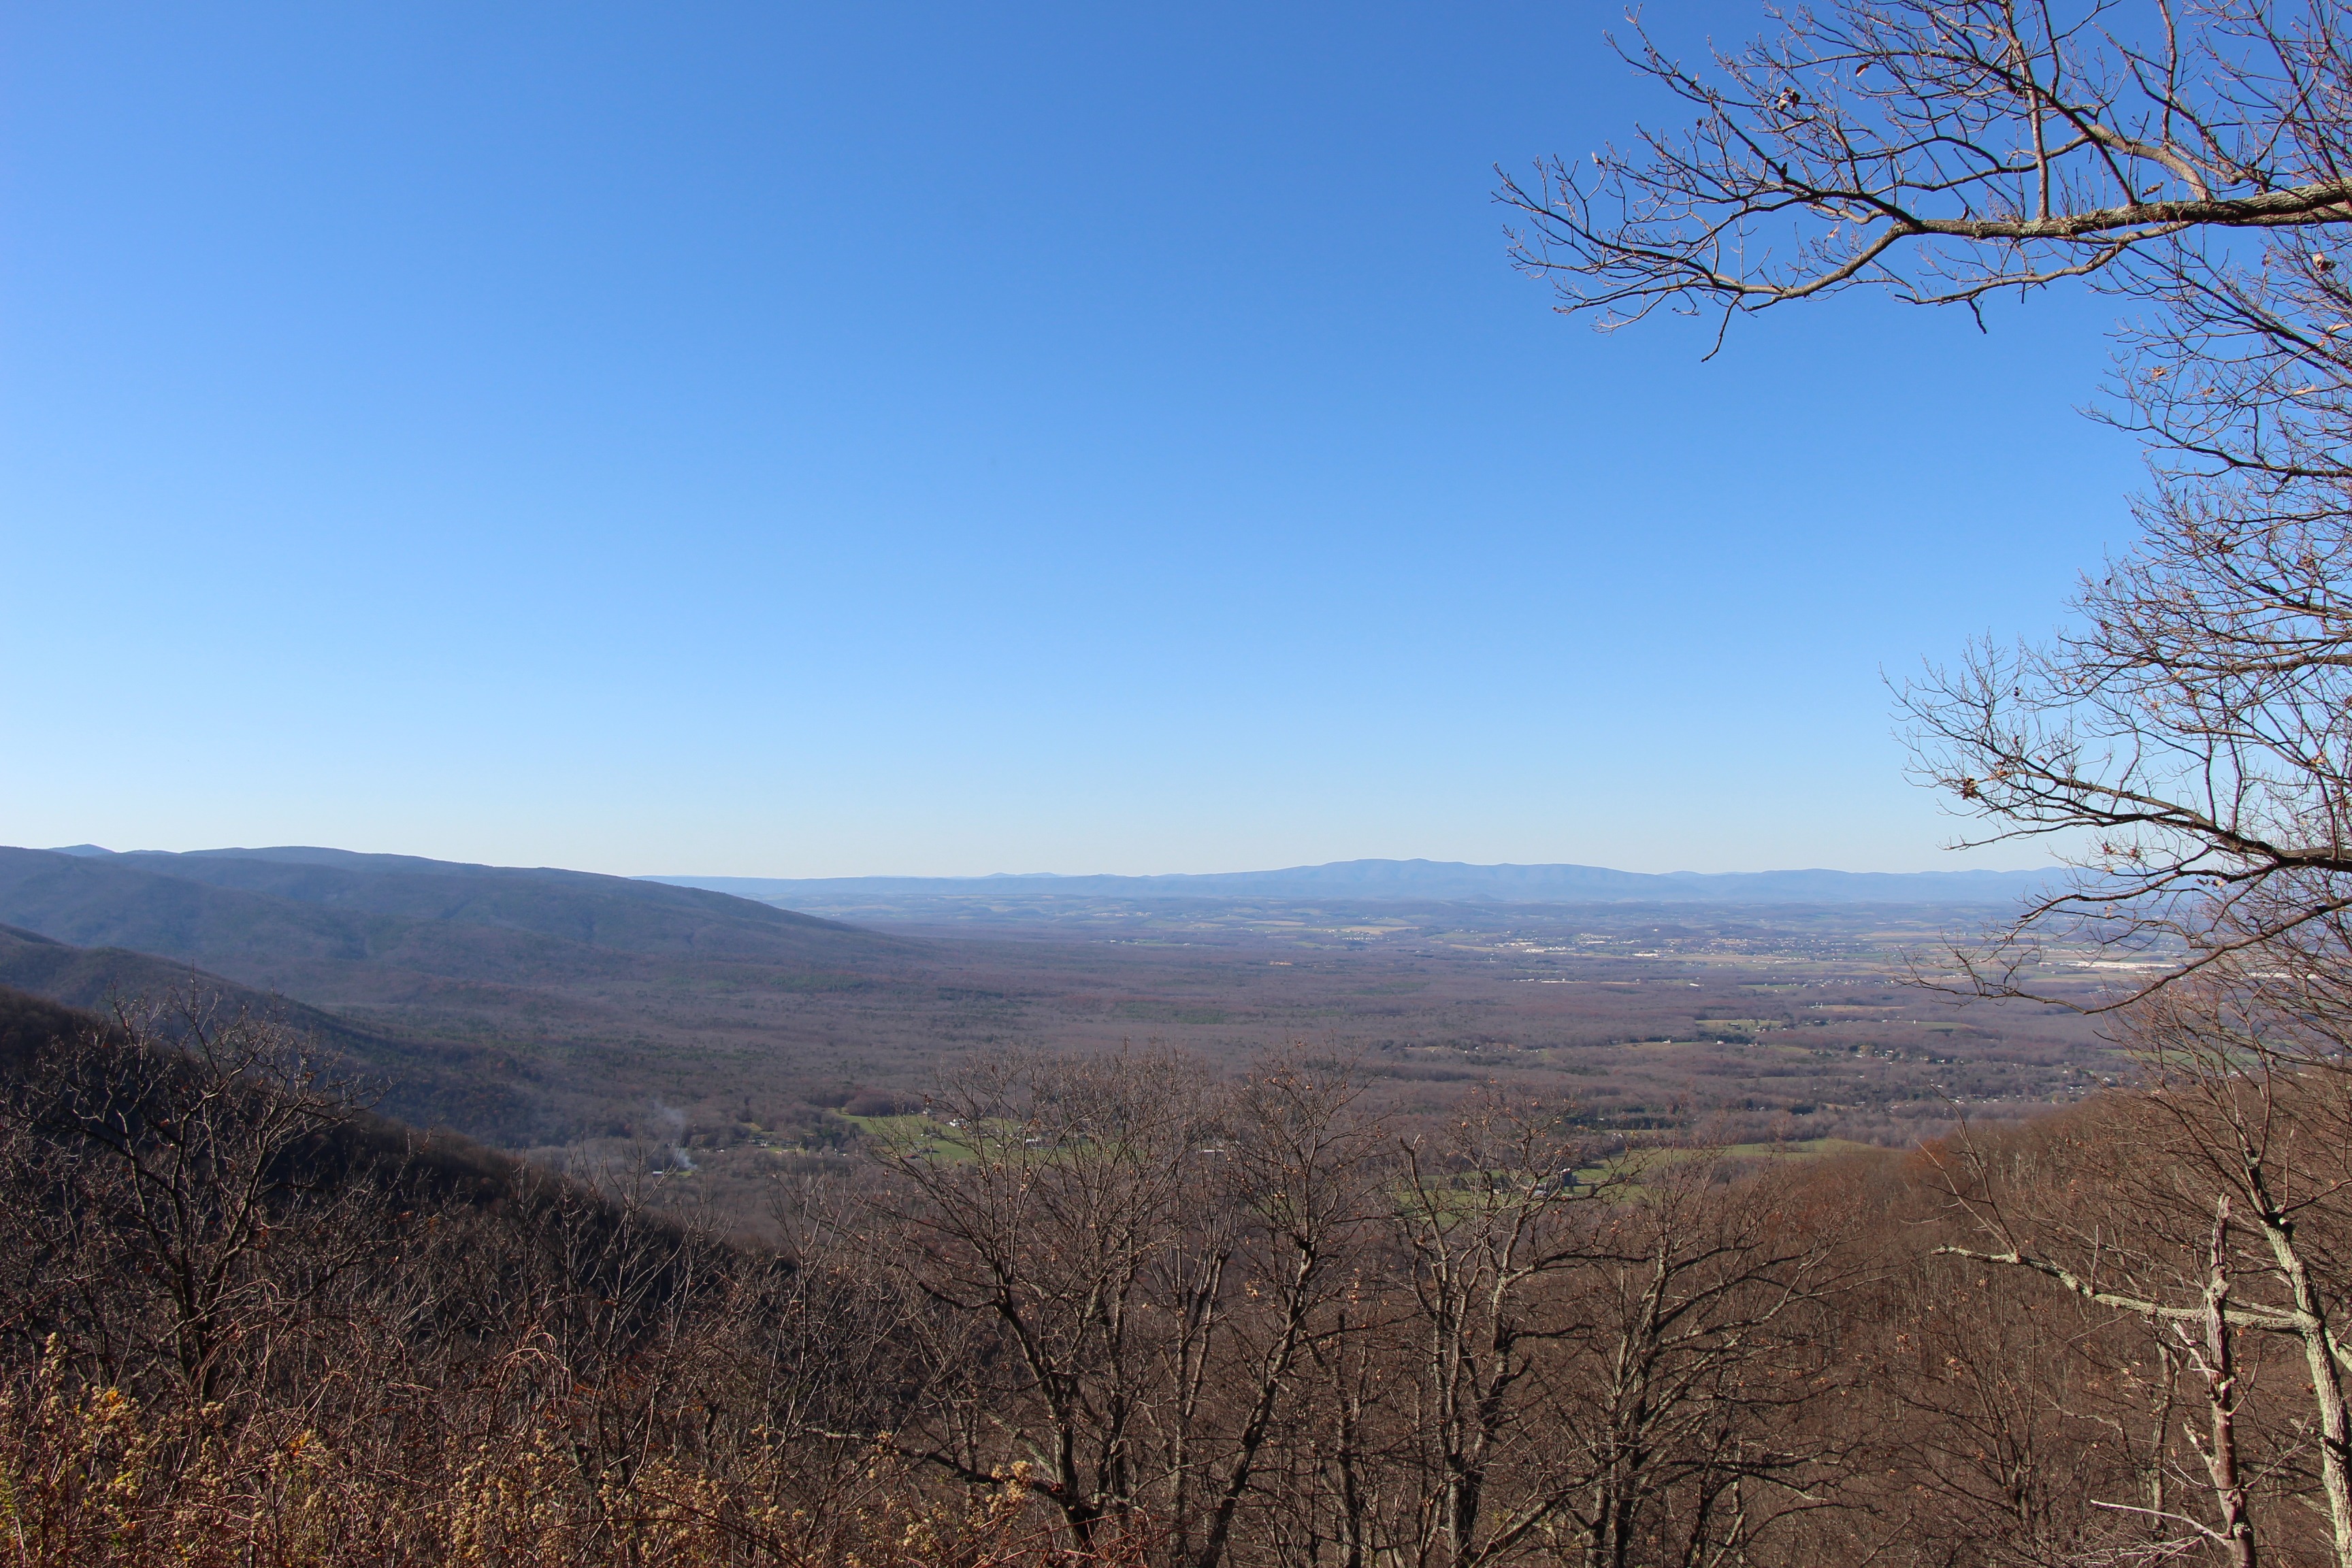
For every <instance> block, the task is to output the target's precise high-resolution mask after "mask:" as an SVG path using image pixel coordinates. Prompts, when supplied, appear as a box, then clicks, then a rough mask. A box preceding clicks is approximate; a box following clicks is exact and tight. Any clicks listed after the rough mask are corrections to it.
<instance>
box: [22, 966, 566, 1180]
mask: <svg viewBox="0 0 2352 1568" xmlns="http://www.w3.org/2000/svg"><path fill="white" fill-rule="evenodd" d="M9 986H13V987H15V988H16V990H17V992H19V993H30V994H31V995H32V996H38V997H42V998H45V999H46V1000H47V1002H49V1003H52V1004H63V1005H64V1006H65V1007H67V1008H80V1009H83V1010H85V1011H87V1012H88V1013H89V1014H91V1015H94V1016H102V1015H105V1014H107V1013H109V1012H110V1009H111V1008H112V1007H113V1005H115V1004H116V1003H118V1002H121V1003H125V1004H133V1005H138V1004H148V1003H160V1002H162V1001H163V999H164V998H166V997H170V996H183V997H189V998H205V999H209V1000H211V1001H213V1002H215V1003H216V1004H217V1005H220V1006H222V1007H226V1008H228V1009H230V1010H232V1011H234V1010H236V1009H245V1010H247V1011H250V1012H252V1013H254V1014H255V1015H257V1016H261V1017H265V1018H270V1019H274V1020H276V1021H278V1022H280V1023H283V1024H285V1025H287V1026H289V1027H291V1028H294V1029H298V1030H300V1031H301V1032H302V1033H303V1034H305V1035H307V1036H309V1037H312V1038H314V1039H315V1040H317V1041H318V1042H319V1044H320V1046H321V1047H323V1048H324V1049H325V1050H327V1051H328V1052H329V1053H331V1055H333V1056H335V1057H338V1058H341V1059H342V1060H343V1061H344V1062H345V1063H347V1064H348V1065H349V1067H350V1068H352V1070H353V1071H354V1072H356V1073H358V1074H359V1075H360V1076H361V1077H362V1078H363V1079H368V1080H372V1081H373V1083H374V1084H375V1085H376V1086H378V1087H379V1088H380V1089H382V1092H383V1098H382V1099H381V1100H380V1101H379V1102H378V1106H377V1108H378V1109H379V1110H382V1111H383V1113H384V1114H385V1115H387V1116H394V1117H397V1118H399V1119H400V1120H401V1121H409V1122H414V1123H415V1124H417V1125H418V1126H423V1127H451V1128H464V1129H466V1130H467V1131H469V1132H470V1133H472V1134H473V1135H474V1136H477V1137H482V1138H488V1139H492V1140H494V1141H497V1142H526V1141H528V1140H529V1139H530V1137H531V1136H532V1135H533V1134H534V1133H535V1132H536V1131H537V1126H536V1120H537V1119H536V1118H535V1117H534V1115H533V1113H532V1110H531V1108H530V1107H531V1096H530V1092H529V1089H530V1078H531V1076H532V1073H531V1069H530V1066H529V1065H528V1064H527V1063H525V1062H524V1061H523V1060H522V1059H521V1058H519V1057H518V1056H517V1055H516V1054H515V1053H514V1052H512V1051H509V1050H506V1049H503V1048H500V1047H496V1046H487V1045H468V1044H457V1043H451V1042H446V1041H438V1040H420V1039H415V1038H412V1037H405V1036H403V1035H399V1034H396V1033H392V1032H388V1031H384V1030H380V1029H371V1028H367V1027H364V1026H361V1025H357V1024H353V1023H352V1022H350V1021H349V1020H347V1019H343V1018H339V1017H337V1016H334V1015H333V1014H331V1013H327V1012H322V1011H320V1009H319V1008H316V1007H307V1006H304V1005H302V1004H301V1003H299V1002H292V1001H289V1000H288V999H287V998H285V997H283V996H273V995H267V994H262V993H260V992H257V991H255V990H252V989H251V988H249V987H247V986H243V985H239V984H236V982H235V981H232V980H225V979H223V978H222V977H221V976H219V975H217V974H209V973H205V972H204V971H203V970H200V969H194V968H191V967H190V966H188V965H186V964H183V963H172V962H170V961H169V960H166V959H160V958H155V957H152V956H151V955H149V954H147V953H143V952H131V951H130V950H128V949H126V948H119V947H107V948H82V947H72V946H68V944H66V943H64V942H56V941H53V940H51V939H50V938H48V937H45V936H42V935H40V934H38V933H37V932H35V931H19V930H17V929H16V928H15V927H13V926H5V925H0V987H9ZM12 1005H16V1006H17V1007H18V1010H19V1011H22V1010H23V1007H24V1006H25V1005H29V999H28V998H26V996H23V995H21V994H20V995H19V996H18V997H16V1000H15V1002H14V1003H12Z"/></svg>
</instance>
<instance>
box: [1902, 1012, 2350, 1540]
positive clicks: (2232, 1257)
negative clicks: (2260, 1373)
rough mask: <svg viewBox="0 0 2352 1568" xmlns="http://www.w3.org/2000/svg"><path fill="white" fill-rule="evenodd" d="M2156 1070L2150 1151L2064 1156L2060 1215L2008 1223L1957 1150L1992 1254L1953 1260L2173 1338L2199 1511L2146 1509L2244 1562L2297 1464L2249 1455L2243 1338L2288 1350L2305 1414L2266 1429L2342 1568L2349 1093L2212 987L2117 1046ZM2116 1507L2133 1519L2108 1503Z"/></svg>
mask: <svg viewBox="0 0 2352 1568" xmlns="http://www.w3.org/2000/svg"><path fill="white" fill-rule="evenodd" d="M2130 1038H2131V1040H2132V1042H2133V1044H2134V1046H2135V1047H2136V1048H2137V1050H2138V1051H2139V1052H2140V1053H2141V1054H2142V1056H2143V1058H2144V1059H2145V1061H2146V1062H2147V1066H2148V1068H2149V1070H2150V1073H2151V1082H2150V1086H2149V1090H2148V1092H2147V1093H2146V1094H2144V1095H2142V1096H2139V1097H2137V1100H2136V1101H2134V1102H2132V1105H2133V1110H2132V1111H2131V1114H2132V1116H2133V1120H2134V1122H2135V1124H2136V1125H2137V1128H2138V1129H2139V1130H2140V1131H2141V1132H2142V1134H2143V1137H2144V1139H2145V1142H2142V1143H2140V1144H2138V1145H2137V1146H2126V1147H2124V1148H2121V1149H2115V1150H2109V1151H2105V1152H2086V1153H2083V1154H2078V1155H2077V1156H2076V1158H2077V1160H2078V1161H2079V1162H2080V1163H2082V1164H2083V1166H2084V1168H2083V1170H2082V1172H2081V1173H2082V1174H2083V1175H2084V1176H2085V1177H2087V1178H2088V1180H2087V1182H2086V1183H2084V1184H2077V1185H2074V1186H2073V1187H2070V1188H2067V1189H2063V1191H2064V1192H2065V1201H2064V1202H2063V1205H2054V1206H2053V1205H2048V1204H2046V1203H2045V1204H2044V1205H2042V1207H2041V1208H2040V1210H2039V1211H2038V1212H2026V1213H2021V1212H2020V1210H2019V1208H2017V1207H2016V1206H2013V1205H2012V1204H2011V1202H2010V1201H2009V1200H2007V1199H2005V1197H2004V1195H2003V1194H2004V1192H2005V1191H2016V1190H2019V1188H2020V1184H2018V1183H2017V1182H2016V1181H2015V1180H2014V1178H2013V1177H2012V1176H2011V1174H2010V1173H2007V1172H2003V1171H2000V1170H1999V1169H1997V1168H1996V1167H1995V1166H1994V1164H1993V1163H1990V1162H1989V1161H1988V1160H1987V1158H1986V1157H1985V1155H1984V1154H1983V1153H1982V1152H1980V1151H1979V1150H1978V1149H1977V1148H1976V1147H1975V1146H1974V1145H1973V1144H1972V1143H1970V1142H1967V1141H1965V1140H1964V1141H1963V1142H1962V1143H1961V1144H1960V1146H1959V1148H1958V1152H1957V1155H1956V1161H1957V1163H1956V1164H1955V1165H1954V1166H1953V1167H1952V1168H1951V1170H1950V1174H1951V1176H1952V1178H1953V1179H1952V1183H1951V1187H1950V1191H1951V1193H1952V1194H1953V1197H1954V1201H1955V1202H1956V1203H1957V1204H1958V1205H1959V1206H1960V1207H1961V1209H1962V1210H1964V1211H1965V1212H1966V1213H1967V1214H1968V1215H1969V1216H1970V1217H1971V1219H1972V1220H1973V1221H1974V1223H1975V1224H1976V1225H1977V1226H1978V1227H1979V1230H1980V1232H1981V1234H1982V1235H1983V1236H1984V1237H1986V1238H1987V1239H1988V1240H1990V1242H1991V1243H1992V1244H1993V1245H1992V1246H1991V1247H1983V1246H1979V1247H1949V1248H1947V1250H1948V1251H1949V1252H1952V1253H1953V1254H1955V1255H1957V1256H1960V1257H1963V1258H1970V1259H1974V1260H1977V1261H1979V1262H1984V1263H1992V1264H1998V1265H2003V1266H2006V1267H2009V1268H2017V1269H2021V1270H2023V1271H2026V1272H2028V1273H2031V1274H2033V1275H2036V1276H2039V1277H2040V1278H2041V1279H2043V1280H2045V1281H2047V1282H2048V1283H2049V1284H2050V1285H2051V1286H2053V1287H2054V1288H2056V1289H2061V1290H2063V1291H2064V1292H2066V1293H2067V1294H2069V1295H2071V1296H2073V1297H2074V1298H2076V1299H2077V1300H2081V1301H2084V1302H2087V1303H2091V1304H2093V1305H2095V1306H2099V1307H2104V1308H2107V1309H2111V1310H2115V1311H2117V1312H2121V1313H2128V1314H2131V1315H2133V1316H2135V1317H2137V1318H2139V1319H2140V1320H2142V1321H2145V1322H2146V1323H2147V1324H2148V1325H2150V1327H2151V1328H2152V1329H2154V1330H2155V1331H2158V1332H2159V1333H2160V1334H2162V1335H2163V1336H2165V1337H2166V1338H2168V1339H2169V1340H2170V1341H2171V1342H2172V1345H2173V1352H2174V1353H2175V1354H2176V1355H2178V1356H2179V1358H2180V1359H2181V1360H2182V1361H2183V1362H2185V1363H2186V1365H2187V1368H2188V1370H2189V1372H2190V1373H2191V1375H2192V1379H2193V1381H2194V1383H2195V1384H2197V1385H2199V1386H2200V1389H2201V1394H2202V1400H2201V1403H2202V1404H2203V1405H2204V1408H2205V1413H2206V1419H2205V1429H2204V1431H2203V1433H2202V1434H2201V1435H2200V1434H2199V1433H2198V1432H2197V1431H2195V1430H2194V1429H2193V1428H2191V1429H2190V1430H2189V1432H2188V1433H2187V1435H2186V1436H2187V1439H2188V1442H2189V1447H2190V1448H2191V1450H2192V1452H2193V1453H2194V1455H2195V1465H2196V1468H2197V1469H2199V1470H2201V1471H2202V1476H2201V1478H2200V1479H2201V1481H2202V1483H2203V1489H2204V1490H2205V1492H2206V1495H2207V1496H2208V1497H2209V1498H2210V1510H2208V1512H2207V1514H2206V1516H2205V1517H2203V1518H2200V1517H2197V1516H2194V1515H2191V1514H2189V1512H2187V1511H2186V1510H2183V1509H2181V1508H2179V1507H2177V1506H2176V1507H2174V1508H2171V1509H2160V1508H2156V1507H2151V1508H2150V1509H2149V1510H2143V1511H2147V1512H2149V1513H2151V1514H2158V1513H2160V1514H2161V1516H2162V1517H2163V1518H2164V1519H2166V1520H2168V1521H2171V1522H2173V1523H2176V1524H2178V1525H2180V1526H2182V1527H2184V1528H2186V1529H2187V1530H2188V1531H2190V1532H2191V1535H2192V1536H2194V1537H2197V1538H2201V1539H2203V1540H2206V1541H2209V1542H2212V1543H2213V1544H2214V1545H2216V1546H2217V1547H2218V1548H2221V1549H2222V1550H2223V1551H2224V1552H2226V1553H2227V1555H2228V1556H2229V1558H2230V1560H2231V1562H2233V1563H2252V1562H2253V1561H2254V1554H2255V1540H2256V1532H2257V1527H2256V1523H2255V1521H2254V1518H2253V1514H2252V1508H2251V1499H2252V1494H2253V1492H2254V1490H2255V1489H2256V1486H2257V1484H2258V1483H2261V1484H2277V1485H2281V1486H2284V1487H2285V1488H2286V1489H2288V1490H2290V1491H2294V1490H2295V1489H2296V1485H2295V1481H2294V1469H2295V1466H2294V1464H2293V1463H2291V1462H2289V1461H2288V1460H2287V1459H2285V1458H2277V1457H2275V1456H2278V1455H2280V1454H2281V1453H2283V1452H2286V1453H2291V1452H2292V1451H2293V1450H2294V1449H2295V1448H2297V1447H2298V1446H2299V1445H2298V1444H2297V1443H2296V1442H2294V1441H2292V1440H2286V1441H2279V1440H2273V1442H2272V1443H2271V1444H2270V1446H2269V1447H2270V1449H2271V1451H2272V1453H2273V1456H2274V1457H2273V1458H2272V1459H2269V1460H2265V1461H2262V1462H2259V1463H2258V1462H2257V1461H2256V1460H2255V1459H2254V1458H2252V1450H2250V1448H2249V1443H2250V1442H2252V1441H2254V1440H2255V1439H2257V1438H2259V1437H2260V1436H2261V1433H2260V1432H2259V1431H2258V1430H2250V1423H2253V1421H2254V1416H2253V1413H2252V1406H2251V1405H2249V1403H2248V1389H2249V1386H2250V1384H2249V1382H2248V1365H2247V1357H2246V1355H2245V1354H2244V1353H2243V1352H2242V1345H2243V1342H2245V1341H2246V1339H2247V1338H2248V1337H2249V1336H2252V1338H2253V1339H2254V1340H2256V1341H2258V1342H2259V1341H2270V1342H2280V1343H2283V1344H2284V1345H2287V1346H2291V1347H2293V1349H2294V1351H2295V1352H2299V1354H2300V1357H2301V1361H2302V1373H2303V1376H2302V1378H2301V1379H2300V1381H2301V1383H2302V1384H2303V1385H2304V1388H2305V1403H2304V1412H2303V1414H2302V1415H2300V1416H2299V1417H2294V1416H2291V1415H2287V1414H2283V1413H2281V1412H2279V1411H2277V1410H2275V1409H2274V1410H2273V1411H2272V1412H2271V1417H2270V1418H2271V1420H2272V1421H2273V1423H2276V1424H2279V1425H2281V1426H2285V1427H2287V1428H2289V1429H2290V1430H2300V1431H2302V1432H2307V1433H2308V1434H2309V1435H2310V1444H2309V1448H2310V1452H2311V1454H2312V1457H2313V1458H2314V1460H2315V1466H2314V1468H2315V1470H2316V1475H2315V1477H2313V1478H2311V1479H2314V1480H2315V1482H2316V1487H2315V1489H2316V1490H2317V1491H2318V1492H2319V1493H2320V1499H2321V1501H2320V1508H2321V1511H2322V1514H2323V1517H2325V1518H2326V1521H2328V1529H2329V1532H2330V1536H2331V1538H2332V1542H2333V1554H2334V1558H2335V1560H2336V1562H2338V1563H2352V1401H2348V1398H2347V1387H2348V1386H2352V1385H2348V1384H2347V1379H2348V1378H2352V1351H2347V1347H2346V1344H2345V1342H2344V1339H2343V1334H2344V1327H2343V1325H2344V1321H2345V1318H2346V1314H2347V1310H2352V1300H2348V1299H2347V1288H2346V1284H2345V1281H2346V1279H2347V1262H2352V1258H2347V1255H2346V1238H2347V1217H2352V1216H2347V1205H2346V1198H2347V1193H2352V1098H2347V1088H2352V1083H2348V1082H2347V1079H2346V1077H2345V1075H2344V1074H2343V1072H2342V1071H2341V1070H2340V1069H2339V1068H2335V1067H2332V1066H2330V1065H2328V1064H2327V1062H2326V1060H2325V1059H2324V1057H2325V1056H2334V1057H2337V1058H2340V1056H2341V1051H2340V1043H2338V1042H2322V1041H2316V1040H2314V1039H2312V1038H2311V1037H2309V1035H2308V1033H2307V1032H2305V1033H2303V1034H2301V1035H2300V1036H2299V1035H2298V1031H2297V1026H2296V1022H2295V1021H2294V1020H2293V1019H2289V1018H2284V1017H2282V1016H2280V1015H2278V1014H2277V1013H2275V1012H2274V1011H2273V1010H2272V1009H2271V1008H2269V1007H2268V1006H2267V1005H2265V1004H2264V1003H2263V1001H2261V1000H2260V999H2259V994H2257V997H2256V999H2255V1000H2253V1001H2252V1004H2251V1005H2250V1004H2249V999H2248V997H2247V995H2246V994H2243V993H2239V992H2234V991H2232V990H2231V989H2230V988H2228V987H2226V986H2224V985H2222V984H2220V983H2219V979H2218V976H2216V975H2213V974H2210V973H2209V975H2208V976H2206V977H2203V978H2200V981H2199V982H2197V983H2196V984H2190V985H2184V986H2180V987H2176V988H2174V989H2172V990H2169V991H2168V992H2167V993H2165V994H2163V995H2162V996H2161V997H2159V998H2157V999H2156V1000H2154V1001H2153V1002H2152V1003H2150V1004H2148V1005H2144V1006H2143V1007H2142V1008H2141V1009H2140V1010H2139V1011H2138V1013H2137V1015H2136V1016H2134V1018H2133V1021H2132V1034H2131V1037H2130ZM2108 1506H2113V1507H2136V1505H2125V1504H2120V1503H2113V1502H2111V1503H2110V1504H2109V1505H2108Z"/></svg>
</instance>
